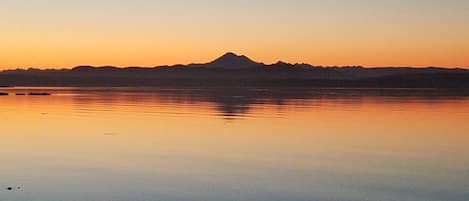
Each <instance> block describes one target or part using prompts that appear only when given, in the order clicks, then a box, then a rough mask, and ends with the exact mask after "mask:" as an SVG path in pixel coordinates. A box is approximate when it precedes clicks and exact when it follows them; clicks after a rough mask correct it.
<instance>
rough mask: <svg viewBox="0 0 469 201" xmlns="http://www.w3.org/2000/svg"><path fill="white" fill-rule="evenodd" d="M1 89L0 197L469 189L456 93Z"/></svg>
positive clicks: (468, 129) (284, 197)
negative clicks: (35, 93)
mask: <svg viewBox="0 0 469 201" xmlns="http://www.w3.org/2000/svg"><path fill="white" fill-rule="evenodd" d="M29 91H38V92H39V91H45V92H52V93H53V95H52V96H15V95H14V93H16V92H29ZM0 92H9V93H11V94H10V96H0V118H1V128H0V129H1V131H0V137H1V140H0V187H1V189H0V200H1V201H364V200H373V201H468V200H469V144H468V143H469V96H464V95H461V94H453V93H444V94H441V93H439V92H434V91H409V90H384V91H383V90H382V91H379V90H378V91H369V90H341V89H337V90H305V89H295V90H292V89H283V90H280V89H276V90H272V89H251V90H243V89H199V90H196V89H150V88H138V89H136V88H133V89H131V88H13V89H12V88H10V89H6V88H5V89H1V88H0ZM9 186H12V187H21V189H15V190H12V191H8V190H6V188H7V187H9Z"/></svg>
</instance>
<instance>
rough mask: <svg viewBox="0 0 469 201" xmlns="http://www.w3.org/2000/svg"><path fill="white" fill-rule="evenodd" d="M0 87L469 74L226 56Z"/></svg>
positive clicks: (405, 82) (432, 80)
mask: <svg viewBox="0 0 469 201" xmlns="http://www.w3.org/2000/svg"><path fill="white" fill-rule="evenodd" d="M0 85H2V86H188V87H198V86H241V87H242V86H246V87H249V86H269V87H271V86H272V87H273V86H274V87H346V88H347V87H354V88H357V87H364V88H464V89H469V70H466V69H460V68H453V69H448V68H437V67H428V68H412V67H379V68H363V67H360V66H345V67H321V66H313V65H310V64H289V63H285V62H277V63H275V64H270V65H268V64H264V63H259V62H255V61H253V60H251V59H250V58H248V57H246V56H243V55H241V56H240V55H236V54H234V53H226V54H224V55H223V56H221V57H219V58H217V59H215V60H214V61H212V62H209V63H204V64H189V65H174V66H157V67H127V68H117V67H113V66H104V67H92V66H78V67H75V68H72V69H48V70H39V69H27V70H24V69H16V70H5V71H1V72H0Z"/></svg>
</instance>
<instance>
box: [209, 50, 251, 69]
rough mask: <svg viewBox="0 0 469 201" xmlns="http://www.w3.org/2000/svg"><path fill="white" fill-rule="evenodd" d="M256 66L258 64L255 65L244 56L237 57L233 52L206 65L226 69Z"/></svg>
mask: <svg viewBox="0 0 469 201" xmlns="http://www.w3.org/2000/svg"><path fill="white" fill-rule="evenodd" d="M258 65H260V63H257V62H255V61H253V60H251V59H250V58H248V57H246V56H244V55H237V54H235V53H233V52H227V53H225V54H224V55H223V56H221V57H219V58H217V59H215V60H214V61H212V62H210V63H208V67H213V68H226V69H238V68H248V67H255V66H258Z"/></svg>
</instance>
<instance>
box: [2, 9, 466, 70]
mask: <svg viewBox="0 0 469 201" xmlns="http://www.w3.org/2000/svg"><path fill="white" fill-rule="evenodd" d="M467 9H469V2H468V1H464V0H451V1H443V0H425V1H424V0H409V1H405V2H396V1H393V0H362V1H358V0H352V1H350V0H348V1H345V0H294V1H286V0H270V1H269V0H257V1H248V0H241V1H236V2H232V1H216V2H214V1H210V0H186V1H183V0H173V1H165V0H153V1H150V0H136V1H132V2H130V1H121V0H102V1H99V2H96V1H91V0H81V1H78V0H49V1H44V0H24V1H12V0H6V1H2V2H0V18H2V21H0V27H1V28H0V30H1V32H0V36H1V37H0V43H1V44H2V46H1V47H0V55H1V59H0V70H4V69H15V68H29V67H34V68H70V67H74V66H79V65H92V66H105V65H112V66H119V67H125V66H148V67H150V66H160V65H174V64H189V63H204V62H208V61H211V60H213V59H215V58H217V57H219V56H220V55H222V54H223V53H225V52H235V53H237V54H243V55H246V56H248V57H250V58H251V59H253V60H255V61H258V62H263V63H267V64H269V63H275V62H277V61H280V60H281V61H285V62H289V63H308V64H312V65H323V66H345V65H361V66H366V67H382V66H414V67H428V66H437V67H462V68H469V40H468V39H467V36H469V27H468V26H467V24H469V13H468V12H467Z"/></svg>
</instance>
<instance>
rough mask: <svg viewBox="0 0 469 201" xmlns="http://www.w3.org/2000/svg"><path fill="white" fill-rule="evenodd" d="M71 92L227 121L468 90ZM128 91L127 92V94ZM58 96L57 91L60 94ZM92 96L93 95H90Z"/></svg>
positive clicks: (457, 95) (85, 100) (85, 99)
mask: <svg viewBox="0 0 469 201" xmlns="http://www.w3.org/2000/svg"><path fill="white" fill-rule="evenodd" d="M89 90H90V91H82V90H81V91H73V92H74V93H77V94H76V95H80V94H81V95H83V94H85V95H86V96H73V99H74V101H75V102H77V103H78V104H89V103H97V102H98V103H99V102H103V103H116V102H122V101H125V102H130V103H135V104H143V105H148V106H151V105H154V104H159V105H161V104H179V105H180V106H193V107H198V106H203V107H210V108H212V109H214V110H216V112H217V114H219V115H220V116H223V117H225V118H227V119H236V118H242V117H245V116H249V115H251V114H252V111H251V108H252V107H255V106H266V105H267V106H276V107H277V108H282V106H284V105H296V106H301V105H305V104H306V105H309V106H311V104H314V103H317V102H320V101H321V100H326V101H330V100H336V101H339V102H340V101H343V102H349V103H355V104H357V103H360V102H361V101H362V100H363V99H364V98H366V99H370V98H374V99H380V100H382V101H393V100H397V101H406V100H409V101H412V100H420V101H438V100H451V99H453V100H458V99H459V100H464V99H466V98H467V97H469V91H468V90H453V91H451V90H423V89H414V90H402V89H308V88H254V89H247V88H197V89H195V88H173V89H165V88H139V89H138V90H135V89H134V88H130V89H129V88H110V89H107V90H106V91H96V90H93V89H89ZM129 90H130V91H129ZM59 93H60V92H59ZM92 95H94V96H92Z"/></svg>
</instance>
